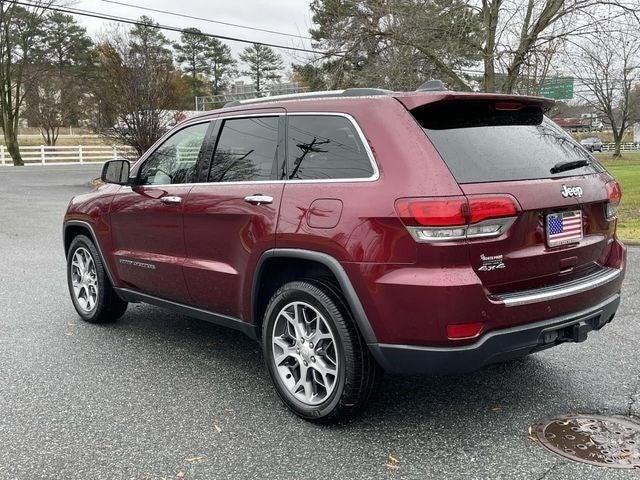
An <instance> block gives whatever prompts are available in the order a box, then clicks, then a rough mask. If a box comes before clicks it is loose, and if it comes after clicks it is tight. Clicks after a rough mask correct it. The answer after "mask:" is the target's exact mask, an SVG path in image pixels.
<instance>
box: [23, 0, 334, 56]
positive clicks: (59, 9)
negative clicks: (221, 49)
mask: <svg viewBox="0 0 640 480" xmlns="http://www.w3.org/2000/svg"><path fill="white" fill-rule="evenodd" d="M12 3H15V4H16V5H22V6H25V7H34V8H42V9H43V10H52V11H55V12H60V13H67V14H70V15H80V16H83V17H91V18H99V19H102V20H109V21H111V22H119V23H127V24H129V25H136V26H141V27H150V28H156V29H158V30H169V31H172V32H178V33H183V32H184V30H185V29H184V28H179V27H174V26H171V25H161V24H152V23H144V22H140V21H138V20H133V19H131V18H127V17H118V16H115V15H107V14H102V13H98V12H93V11H91V10H82V9H79V8H68V7H65V8H63V7H56V6H52V5H47V6H45V5H35V4H32V3H27V2H21V1H18V0H12ZM189 33H190V34H193V35H197V36H201V37H208V38H217V39H219V40H226V41H229V42H239V43H249V44H256V45H262V46H265V47H273V48H279V49H282V50H293V51H296V52H305V53H315V54H318V55H340V52H335V53H334V52H326V51H322V50H312V49H309V48H302V47H290V46H286V45H279V44H276V43H269V42H259V41H255V40H247V39H244V38H238V37H230V36H227V35H216V34H213V33H206V32H200V33H192V32H189Z"/></svg>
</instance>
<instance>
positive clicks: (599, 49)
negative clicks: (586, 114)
mask: <svg viewBox="0 0 640 480" xmlns="http://www.w3.org/2000/svg"><path fill="white" fill-rule="evenodd" d="M573 46H574V49H573V52H572V54H570V55H569V56H570V58H572V59H573V61H572V65H573V68H574V72H575V77H576V78H577V79H578V80H579V82H580V84H581V90H580V92H579V94H578V95H579V96H580V97H581V98H582V99H583V100H584V101H585V102H586V103H587V104H589V105H590V106H591V107H592V108H593V109H594V110H595V111H596V112H598V113H599V114H600V115H602V116H603V117H604V118H605V119H606V121H607V123H608V124H609V125H610V126H611V130H612V132H613V141H614V142H615V151H614V153H613V155H614V156H615V157H619V156H620V144H621V143H622V139H623V138H624V134H625V133H626V131H627V129H628V128H629V126H630V123H631V115H632V113H633V110H632V107H633V105H632V96H631V92H632V86H633V83H635V82H637V81H638V80H640V38H639V37H638V32H637V31H636V30H634V29H630V28H629V29H623V30H621V31H619V32H616V33H612V32H599V33H597V34H593V35H591V36H589V37H587V38H583V39H582V41H581V42H579V43H575V44H574V45H573Z"/></svg>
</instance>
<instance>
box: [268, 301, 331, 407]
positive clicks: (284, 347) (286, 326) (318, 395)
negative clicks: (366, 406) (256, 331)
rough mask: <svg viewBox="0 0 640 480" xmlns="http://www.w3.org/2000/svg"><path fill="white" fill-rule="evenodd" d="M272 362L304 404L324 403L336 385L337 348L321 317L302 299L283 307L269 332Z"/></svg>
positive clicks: (288, 386) (286, 385)
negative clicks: (270, 332) (270, 335)
mask: <svg viewBox="0 0 640 480" xmlns="http://www.w3.org/2000/svg"><path fill="white" fill-rule="evenodd" d="M272 350H273V361H274V362H275V366H276V371H277V372H278V376H279V377H280V380H281V381H282V383H283V385H284V386H285V387H286V388H287V390H289V392H290V393H291V394H292V395H293V396H294V397H296V398H297V399H298V400H299V401H301V402H303V403H305V404H307V405H318V404H320V403H322V402H324V401H325V400H326V399H327V398H329V396H330V395H331V393H332V392H333V390H334V389H335V386H336V384H337V379H338V362H339V359H338V349H337V346H336V340H335V338H334V335H333V333H332V331H331V328H330V327H329V324H328V323H327V320H326V319H325V318H324V316H323V315H322V314H321V313H320V312H319V311H318V310H317V309H316V308H314V307H312V306H311V305H309V304H308V303H305V302H292V303H289V304H288V305H286V306H285V307H283V308H282V309H281V310H280V312H279V313H278V316H277V317H276V321H275V322H274V327H273V331H272Z"/></svg>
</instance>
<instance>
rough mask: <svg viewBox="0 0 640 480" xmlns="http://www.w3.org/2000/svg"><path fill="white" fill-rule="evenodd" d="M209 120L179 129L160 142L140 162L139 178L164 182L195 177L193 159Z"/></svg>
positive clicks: (185, 180)
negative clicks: (142, 161)
mask: <svg viewBox="0 0 640 480" xmlns="http://www.w3.org/2000/svg"><path fill="white" fill-rule="evenodd" d="M208 128H209V122H205V123H198V124H196V125H192V126H190V127H186V128H183V129H182V130H179V131H178V132H176V133H175V134H174V135H172V136H171V137H169V138H168V139H167V140H166V141H165V142H164V143H163V144H162V145H160V146H159V147H158V148H157V149H156V150H155V151H154V152H153V153H152V154H151V155H150V156H149V157H148V158H147V159H146V160H145V162H144V163H143V164H142V166H141V167H140V173H139V175H138V182H139V183H140V184H142V185H167V184H173V183H192V182H195V181H196V162H197V161H198V156H199V155H200V149H201V148H202V144H203V143H204V139H205V137H206V135H207V129H208Z"/></svg>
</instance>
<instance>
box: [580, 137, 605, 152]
mask: <svg viewBox="0 0 640 480" xmlns="http://www.w3.org/2000/svg"><path fill="white" fill-rule="evenodd" d="M580 145H582V146H583V147H584V148H586V149H587V150H589V151H590V152H601V151H602V141H601V140H600V139H599V138H597V137H589V138H585V139H584V140H580Z"/></svg>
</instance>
